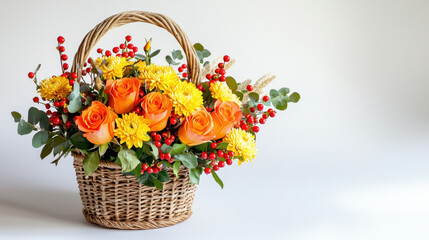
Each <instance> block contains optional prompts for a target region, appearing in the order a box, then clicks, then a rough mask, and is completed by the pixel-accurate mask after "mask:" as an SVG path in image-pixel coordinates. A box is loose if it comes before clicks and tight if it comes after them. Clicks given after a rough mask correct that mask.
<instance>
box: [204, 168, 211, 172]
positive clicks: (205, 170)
mask: <svg viewBox="0 0 429 240" xmlns="http://www.w3.org/2000/svg"><path fill="white" fill-rule="evenodd" d="M204 172H205V173H206V174H210V173H211V172H212V170H211V168H209V167H206V168H205V169H204Z"/></svg>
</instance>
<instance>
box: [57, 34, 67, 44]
mask: <svg viewBox="0 0 429 240" xmlns="http://www.w3.org/2000/svg"><path fill="white" fill-rule="evenodd" d="M57 41H58V42H59V43H60V44H63V43H64V42H65V41H66V40H65V39H64V37H63V36H59V37H58V38H57Z"/></svg>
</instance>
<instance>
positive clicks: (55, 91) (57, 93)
mask: <svg viewBox="0 0 429 240" xmlns="http://www.w3.org/2000/svg"><path fill="white" fill-rule="evenodd" d="M71 90H72V87H71V86H70V84H69V80H68V79H67V78H65V77H61V76H60V77H52V78H47V79H45V80H43V81H42V82H40V88H39V90H38V92H39V93H40V96H41V97H43V98H46V99H48V100H58V99H62V98H65V97H67V96H68V95H69V94H70V92H71Z"/></svg>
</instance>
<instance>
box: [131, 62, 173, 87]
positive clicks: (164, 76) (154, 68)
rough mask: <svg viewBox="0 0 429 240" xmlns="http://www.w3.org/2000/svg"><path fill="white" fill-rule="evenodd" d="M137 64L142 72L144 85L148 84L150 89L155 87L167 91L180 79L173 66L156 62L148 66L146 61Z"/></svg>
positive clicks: (141, 79) (140, 76) (141, 78)
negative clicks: (160, 64) (156, 63)
mask: <svg viewBox="0 0 429 240" xmlns="http://www.w3.org/2000/svg"><path fill="white" fill-rule="evenodd" d="M135 66H137V67H138V71H139V72H140V75H139V79H140V81H141V83H142V86H146V88H147V89H148V90H150V91H152V90H153V89H159V90H162V91H167V90H169V89H170V88H171V87H172V86H173V85H175V84H177V83H178V82H179V81H180V79H179V76H177V74H176V72H174V70H173V68H172V67H168V66H158V65H154V64H152V65H149V66H147V65H146V63H144V62H138V63H136V64H135Z"/></svg>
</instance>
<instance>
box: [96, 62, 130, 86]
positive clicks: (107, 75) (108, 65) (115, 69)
mask: <svg viewBox="0 0 429 240" xmlns="http://www.w3.org/2000/svg"><path fill="white" fill-rule="evenodd" d="M95 62H96V63H97V65H98V66H99V68H100V70H101V71H103V78H104V79H106V80H107V79H117V78H122V77H123V76H124V67H125V66H127V65H128V62H127V59H126V58H124V57H107V56H104V57H100V58H97V60H95Z"/></svg>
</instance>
